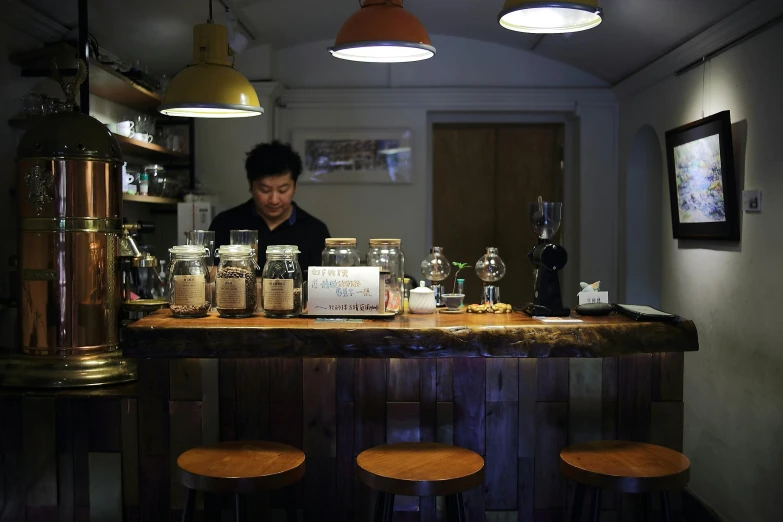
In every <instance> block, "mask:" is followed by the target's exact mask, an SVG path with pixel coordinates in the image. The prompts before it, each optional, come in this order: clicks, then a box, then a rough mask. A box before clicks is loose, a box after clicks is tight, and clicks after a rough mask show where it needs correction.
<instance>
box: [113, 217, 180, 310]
mask: <svg viewBox="0 0 783 522" xmlns="http://www.w3.org/2000/svg"><path fill="white" fill-rule="evenodd" d="M154 231H155V224H154V223H145V222H142V221H140V222H138V223H125V224H123V225H122V237H121V238H120V271H121V273H122V324H123V325H128V324H130V323H132V322H134V321H138V320H139V319H141V318H142V317H144V316H147V315H149V314H151V313H152V312H154V311H155V310H160V309H161V308H165V307H167V306H168V305H169V302H168V299H167V298H166V282H165V281H164V280H163V277H162V274H161V272H160V271H159V263H158V258H157V257H155V256H154V255H153V254H152V253H150V252H149V251H147V247H145V246H144V245H143V244H142V242H141V239H140V236H141V235H142V234H147V233H152V232H154Z"/></svg>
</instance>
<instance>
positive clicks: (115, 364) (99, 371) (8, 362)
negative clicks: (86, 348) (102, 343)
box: [0, 350, 138, 388]
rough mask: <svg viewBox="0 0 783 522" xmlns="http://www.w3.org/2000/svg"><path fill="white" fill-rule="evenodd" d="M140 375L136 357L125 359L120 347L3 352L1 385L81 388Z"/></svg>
mask: <svg viewBox="0 0 783 522" xmlns="http://www.w3.org/2000/svg"><path fill="white" fill-rule="evenodd" d="M137 378H138V374H137V372H136V361H135V360H132V359H123V358H122V351H121V350H115V351H113V352H109V353H102V354H100V355H86V356H85V355H65V356H50V355H46V356H39V355H22V354H13V355H3V356H0V386H6V387H11V388H80V387H84V386H99V385H102V384H119V383H123V382H130V381H135V380H136V379H137Z"/></svg>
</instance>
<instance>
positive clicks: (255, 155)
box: [245, 140, 302, 184]
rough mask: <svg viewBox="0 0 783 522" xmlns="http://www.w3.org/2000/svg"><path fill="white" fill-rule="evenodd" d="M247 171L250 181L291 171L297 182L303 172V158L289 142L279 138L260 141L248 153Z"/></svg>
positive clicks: (292, 177)
mask: <svg viewBox="0 0 783 522" xmlns="http://www.w3.org/2000/svg"><path fill="white" fill-rule="evenodd" d="M245 171H246V172H247V180H248V181H249V182H250V183H253V182H254V181H256V180H257V179H263V178H266V177H269V176H279V175H281V174H285V173H286V172H290V173H291V179H293V180H294V184H296V180H297V179H298V178H299V174H301V173H302V158H301V157H299V154H297V153H296V151H294V149H292V148H291V145H289V144H287V143H281V142H279V141H277V140H275V141H273V142H272V143H260V144H258V145H256V146H255V147H253V149H252V150H251V151H250V152H248V153H247V159H246V160H245Z"/></svg>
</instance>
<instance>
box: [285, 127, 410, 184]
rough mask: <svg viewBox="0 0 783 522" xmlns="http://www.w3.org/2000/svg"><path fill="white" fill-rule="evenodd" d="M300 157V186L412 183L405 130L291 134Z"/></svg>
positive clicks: (324, 130) (324, 131)
mask: <svg viewBox="0 0 783 522" xmlns="http://www.w3.org/2000/svg"><path fill="white" fill-rule="evenodd" d="M291 146H292V147H293V148H294V150H296V151H297V152H298V153H299V154H300V155H301V156H302V163H303V170H302V175H301V176H300V177H299V183H306V184H329V183H354V184H363V183H387V184H395V183H413V164H412V162H411V132H410V130H408V129H304V130H294V131H292V132H291Z"/></svg>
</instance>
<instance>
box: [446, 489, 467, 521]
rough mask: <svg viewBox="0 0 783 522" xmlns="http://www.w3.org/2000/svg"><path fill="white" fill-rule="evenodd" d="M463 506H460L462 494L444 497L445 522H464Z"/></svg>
mask: <svg viewBox="0 0 783 522" xmlns="http://www.w3.org/2000/svg"><path fill="white" fill-rule="evenodd" d="M466 520H467V518H466V517H465V506H464V505H463V504H462V493H457V494H456V495H448V496H447V497H446V522H465V521H466Z"/></svg>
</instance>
